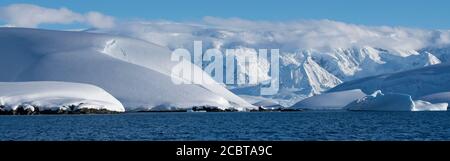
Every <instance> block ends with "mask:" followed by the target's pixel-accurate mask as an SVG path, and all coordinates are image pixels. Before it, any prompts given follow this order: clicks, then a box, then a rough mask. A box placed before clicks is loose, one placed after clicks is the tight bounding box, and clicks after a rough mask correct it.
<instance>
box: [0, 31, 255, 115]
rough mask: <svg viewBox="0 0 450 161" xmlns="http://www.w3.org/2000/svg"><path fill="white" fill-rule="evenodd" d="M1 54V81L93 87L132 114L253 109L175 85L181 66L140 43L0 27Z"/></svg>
mask: <svg viewBox="0 0 450 161" xmlns="http://www.w3.org/2000/svg"><path fill="white" fill-rule="evenodd" d="M0 49H1V53H0V54H1V57H2V59H0V81H3V82H12V81H67V82H79V83H88V84H93V85H96V86H98V87H100V88H103V89H105V90H106V91H107V92H109V93H111V94H112V95H113V96H114V97H116V98H117V99H118V100H119V101H121V103H122V104H123V105H124V106H125V108H126V109H127V110H130V111H133V110H151V109H152V108H153V107H166V108H168V109H172V108H189V107H193V106H203V105H208V106H216V107H219V108H229V107H234V108H237V109H240V110H243V109H244V108H246V107H250V108H254V106H252V105H251V104H249V103H247V102H246V101H244V100H243V99H241V98H239V97H238V96H236V95H234V94H233V93H231V92H230V91H228V90H227V89H225V88H224V87H222V86H221V85H219V84H214V83H212V84H181V85H175V84H173V83H172V80H171V75H170V74H171V73H170V72H171V69H172V67H173V66H174V65H176V63H177V62H172V61H170V56H171V52H170V50H168V49H166V48H164V47H160V46H158V45H155V44H152V43H148V42H145V41H141V40H136V39H131V38H125V37H118V36H110V35H105V34H93V33H85V32H66V31H49V30H35V29H22V28H0ZM195 69H196V70H199V68H195ZM204 78H205V79H206V80H213V79H212V78H211V77H208V76H206V77H204ZM180 79H181V78H180Z"/></svg>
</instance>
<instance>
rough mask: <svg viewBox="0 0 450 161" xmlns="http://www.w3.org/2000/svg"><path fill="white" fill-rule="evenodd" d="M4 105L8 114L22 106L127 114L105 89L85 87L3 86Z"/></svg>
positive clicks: (0, 85)
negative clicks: (72, 108) (70, 108)
mask: <svg viewBox="0 0 450 161" xmlns="http://www.w3.org/2000/svg"><path fill="white" fill-rule="evenodd" d="M0 105H1V106H4V110H7V111H9V110H16V109H17V108H18V107H19V106H23V107H25V108H30V110H31V111H34V110H35V108H39V110H40V111H43V110H60V109H64V108H69V107H70V106H72V105H73V106H76V108H77V109H82V108H87V109H97V110H101V109H104V110H108V111H116V112H124V111H125V109H124V107H123V106H122V104H121V103H120V102H119V101H118V100H116V99H115V98H114V97H113V96H111V95H110V94H109V93H107V92H106V91H104V90H103V89H101V88H99V87H96V86H93V85H88V84H81V83H68V82H40V81H34V82H1V83H0Z"/></svg>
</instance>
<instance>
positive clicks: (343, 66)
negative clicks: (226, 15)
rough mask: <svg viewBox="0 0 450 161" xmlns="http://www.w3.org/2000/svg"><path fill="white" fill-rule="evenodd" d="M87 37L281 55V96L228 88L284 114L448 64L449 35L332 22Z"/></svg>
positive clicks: (215, 24)
mask: <svg viewBox="0 0 450 161" xmlns="http://www.w3.org/2000/svg"><path fill="white" fill-rule="evenodd" d="M88 32H100V33H112V34H119V35H127V36H131V37H137V38H140V39H143V40H146V41H148V42H152V43H155V44H159V45H161V46H166V47H168V48H169V49H176V48H186V49H189V50H191V51H192V50H193V41H200V40H201V41H203V48H204V49H209V48H214V49H219V50H221V51H225V49H237V51H238V54H242V55H248V54H257V52H256V51H257V50H258V49H271V48H275V49H280V54H281V58H280V65H281V66H280V90H279V92H278V93H277V94H276V95H272V96H260V92H259V89H260V86H258V85H257V86H236V85H228V86H227V87H228V88H229V89H230V90H231V91H232V92H234V93H235V94H238V95H240V96H244V98H255V97H249V96H258V97H259V98H263V99H264V98H266V99H271V100H273V101H276V102H279V103H280V104H281V105H283V106H291V105H293V104H295V103H296V102H298V101H300V100H302V99H305V98H307V97H310V96H314V95H317V94H320V93H322V92H324V91H327V90H329V89H331V88H333V87H335V86H336V85H339V84H340V83H342V82H346V81H351V80H355V79H359V78H363V77H368V76H374V75H379V74H385V73H394V72H399V71H405V70H410V69H416V68H421V67H425V66H429V65H434V64H439V63H441V62H447V61H448V60H450V59H449V58H450V57H449V56H448V53H449V50H448V48H446V46H449V45H448V44H449V42H448V41H447V39H448V35H449V34H448V33H449V31H439V30H421V29H409V28H401V27H398V28H396V27H385V26H383V27H368V26H360V25H353V24H345V23H341V22H335V21H329V20H323V21H301V22H264V21H262V22H259V21H249V20H241V19H219V18H211V17H209V18H206V19H205V20H204V21H203V22H201V23H177V22H170V21H156V22H137V23H129V24H126V25H124V26H123V27H118V28H116V29H108V30H89V31H88ZM238 68H239V64H238ZM269 68H270V67H269V64H268V63H266V64H260V65H259V67H258V71H260V72H259V73H258V74H260V75H258V77H259V78H260V79H259V80H266V79H269V78H270V75H269ZM238 74H242V73H238Z"/></svg>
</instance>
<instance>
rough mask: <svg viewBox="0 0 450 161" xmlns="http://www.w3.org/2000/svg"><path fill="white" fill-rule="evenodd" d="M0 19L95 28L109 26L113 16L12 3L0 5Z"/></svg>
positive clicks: (24, 24) (28, 24)
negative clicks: (82, 25) (74, 24)
mask: <svg viewBox="0 0 450 161" xmlns="http://www.w3.org/2000/svg"><path fill="white" fill-rule="evenodd" d="M0 20H3V21H5V22H7V23H8V24H7V25H8V26H16V27H32V28H35V27H38V26H39V25H40V24H70V23H84V24H87V25H90V26H92V27H96V28H111V27H113V26H114V21H115V20H114V18H113V17H111V16H107V15H103V14H101V13H99V12H88V13H86V14H81V13H76V12H73V11H71V10H69V9H67V8H64V7H62V8H59V9H53V8H45V7H41V6H37V5H32V4H12V5H9V6H5V7H0Z"/></svg>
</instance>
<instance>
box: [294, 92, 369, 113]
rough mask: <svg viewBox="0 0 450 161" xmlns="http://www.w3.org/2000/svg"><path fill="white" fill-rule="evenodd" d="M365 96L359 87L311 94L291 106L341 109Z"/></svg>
mask: <svg viewBox="0 0 450 161" xmlns="http://www.w3.org/2000/svg"><path fill="white" fill-rule="evenodd" d="M364 96H366V94H365V93H363V92H362V91H361V90H359V89H354V90H348V91H339V92H330V93H322V94H320V95H316V96H312V97H309V98H306V99H304V100H302V101H300V102H298V103H296V104H294V105H293V106H291V108H297V109H298V108H300V109H314V110H321V109H343V108H344V107H345V106H346V105H348V104H349V103H351V102H353V101H355V100H357V99H360V98H362V97H364Z"/></svg>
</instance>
